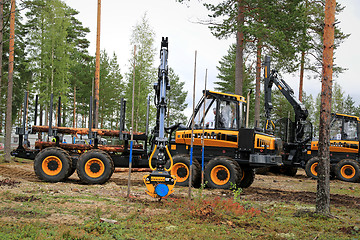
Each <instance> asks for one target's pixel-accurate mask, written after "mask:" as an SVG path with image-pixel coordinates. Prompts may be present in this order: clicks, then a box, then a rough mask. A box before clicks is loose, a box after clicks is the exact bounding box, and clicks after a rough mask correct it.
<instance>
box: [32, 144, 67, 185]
mask: <svg viewBox="0 0 360 240" xmlns="http://www.w3.org/2000/svg"><path fill="white" fill-rule="evenodd" d="M71 165H72V161H71V157H70V155H69V154H68V153H67V152H66V151H65V150H64V149H61V148H58V147H48V148H45V149H44V150H42V151H40V152H39V153H38V154H37V155H36V157H35V160H34V170H35V174H36V175H37V176H38V177H39V178H40V179H41V180H44V181H47V182H60V181H64V180H65V179H66V178H67V177H69V174H70V172H71Z"/></svg>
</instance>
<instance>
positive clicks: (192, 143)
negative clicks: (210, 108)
mask: <svg viewBox="0 0 360 240" xmlns="http://www.w3.org/2000/svg"><path fill="white" fill-rule="evenodd" d="M196 57H197V51H195V62H194V88H193V114H192V119H191V147H190V173H189V199H191V182H192V169H193V165H192V162H193V151H194V117H195V116H194V114H195V83H196Z"/></svg>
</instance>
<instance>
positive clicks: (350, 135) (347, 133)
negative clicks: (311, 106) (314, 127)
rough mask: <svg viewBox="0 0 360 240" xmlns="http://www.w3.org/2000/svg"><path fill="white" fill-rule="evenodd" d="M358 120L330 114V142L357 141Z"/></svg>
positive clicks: (347, 116) (352, 117)
mask: <svg viewBox="0 0 360 240" xmlns="http://www.w3.org/2000/svg"><path fill="white" fill-rule="evenodd" d="M359 121H360V120H359V118H358V117H355V116H349V115H344V114H338V113H336V114H332V120H331V123H330V140H345V141H359V137H358V132H359Z"/></svg>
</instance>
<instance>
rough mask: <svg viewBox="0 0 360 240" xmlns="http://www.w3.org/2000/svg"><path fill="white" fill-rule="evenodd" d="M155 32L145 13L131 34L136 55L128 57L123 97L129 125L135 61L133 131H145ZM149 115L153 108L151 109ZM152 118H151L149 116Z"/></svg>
mask: <svg viewBox="0 0 360 240" xmlns="http://www.w3.org/2000/svg"><path fill="white" fill-rule="evenodd" d="M154 38H155V33H154V30H153V29H152V28H151V26H150V24H149V21H148V19H147V16H146V14H144V16H143V17H142V19H141V21H140V22H138V23H137V24H136V25H135V26H134V28H133V33H132V36H131V40H130V43H131V45H136V57H135V58H134V57H132V58H131V59H130V64H129V65H130V69H129V73H128V74H126V79H125V80H126V85H125V97H126V99H127V107H126V115H127V117H126V119H127V126H128V127H130V126H131V124H130V123H131V111H132V91H133V73H134V69H133V65H134V61H135V85H134V87H135V95H134V129H133V130H134V131H145V127H146V118H145V117H144V116H146V109H147V96H148V95H149V94H150V93H151V92H152V89H153V88H152V86H153V83H154V82H156V81H157V71H156V68H155V67H154V57H155V47H154ZM150 113H151V115H152V116H153V115H154V110H153V109H151V111H150ZM150 119H151V120H152V119H153V118H152V117H150Z"/></svg>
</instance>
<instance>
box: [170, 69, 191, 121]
mask: <svg viewBox="0 0 360 240" xmlns="http://www.w3.org/2000/svg"><path fill="white" fill-rule="evenodd" d="M168 78H169V81H170V91H169V92H168V93H167V99H168V105H167V125H168V126H171V125H174V124H177V123H183V124H185V123H186V120H187V119H186V116H185V114H184V110H185V108H186V107H187V105H188V104H187V103H186V102H185V100H186V96H187V93H188V92H187V91H185V90H184V85H185V82H182V81H180V78H179V76H178V75H176V74H175V72H174V70H173V69H172V68H169V72H168Z"/></svg>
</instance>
